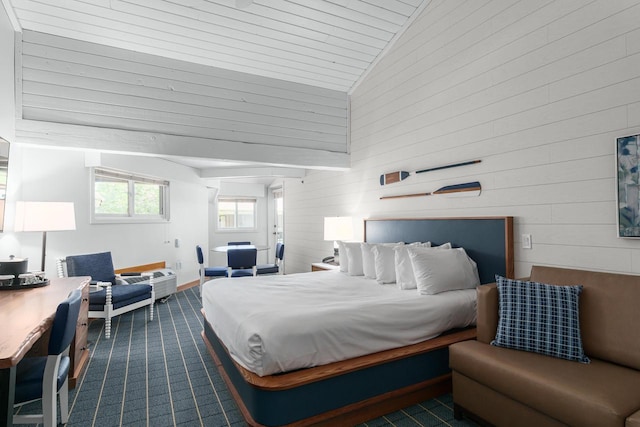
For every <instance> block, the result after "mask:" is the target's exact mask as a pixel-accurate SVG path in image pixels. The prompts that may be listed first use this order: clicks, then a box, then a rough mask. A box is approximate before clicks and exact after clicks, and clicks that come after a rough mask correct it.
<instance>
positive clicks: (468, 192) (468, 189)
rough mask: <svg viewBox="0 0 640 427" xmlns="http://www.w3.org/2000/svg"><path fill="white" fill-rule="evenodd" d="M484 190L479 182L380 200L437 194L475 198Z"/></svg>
mask: <svg viewBox="0 0 640 427" xmlns="http://www.w3.org/2000/svg"><path fill="white" fill-rule="evenodd" d="M481 190H482V186H481V185H480V183H479V182H478V181H473V182H466V183H464V184H454V185H447V186H445V187H440V188H438V189H437V190H435V191H432V192H430V193H413V194H399V195H396V196H383V197H380V200H387V199H401V198H405V197H420V196H433V195H437V194H444V195H447V196H455V197H475V196H479V195H480V191H481Z"/></svg>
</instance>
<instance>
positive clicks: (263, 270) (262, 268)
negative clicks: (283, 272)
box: [257, 242, 284, 274]
mask: <svg viewBox="0 0 640 427" xmlns="http://www.w3.org/2000/svg"><path fill="white" fill-rule="evenodd" d="M282 258H284V244H283V243H280V242H278V243H276V259H275V262H274V263H273V264H259V265H258V267H257V274H278V273H279V272H280V263H281V262H282Z"/></svg>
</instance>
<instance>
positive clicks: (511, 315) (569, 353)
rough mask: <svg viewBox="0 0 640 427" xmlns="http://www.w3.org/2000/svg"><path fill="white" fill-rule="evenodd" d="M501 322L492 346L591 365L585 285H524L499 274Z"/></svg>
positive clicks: (531, 283)
mask: <svg viewBox="0 0 640 427" xmlns="http://www.w3.org/2000/svg"><path fill="white" fill-rule="evenodd" d="M496 282H497V285H498V295H499V305H500V310H499V313H500V319H499V320H498V330H497V333H496V338H495V339H494V340H493V341H491V345H495V346H498V347H507V348H513V349H516V350H524V351H532V352H535V353H541V354H545V355H547V356H553V357H558V358H561V359H567V360H573V361H578V362H582V363H589V358H588V357H587V356H585V354H584V350H583V349H582V338H581V336H580V318H579V312H578V298H579V295H580V292H582V286H556V285H547V284H544V283H537V282H524V281H521V280H512V279H507V278H504V277H501V276H498V275H496Z"/></svg>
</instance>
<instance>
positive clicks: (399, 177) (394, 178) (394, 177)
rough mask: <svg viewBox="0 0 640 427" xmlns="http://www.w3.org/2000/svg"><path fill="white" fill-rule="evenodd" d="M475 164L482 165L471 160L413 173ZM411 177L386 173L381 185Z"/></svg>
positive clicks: (409, 173) (400, 172) (404, 174)
mask: <svg viewBox="0 0 640 427" xmlns="http://www.w3.org/2000/svg"><path fill="white" fill-rule="evenodd" d="M475 163H480V160H470V161H468V162H461V163H454V164H451V165H444V166H436V167H433V168H428V169H422V170H419V171H415V172H413V173H415V174H418V173H425V172H433V171H438V170H441V169H449V168H457V167H458V166H467V165H473V164H475ZM410 175H411V172H406V171H397V172H389V173H385V174H384V175H380V185H387V184H393V183H394V182H400V181H402V180H403V179H406V178H408V177H409V176H410Z"/></svg>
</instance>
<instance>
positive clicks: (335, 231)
mask: <svg viewBox="0 0 640 427" xmlns="http://www.w3.org/2000/svg"><path fill="white" fill-rule="evenodd" d="M350 239H353V218H351V217H350V216H329V217H325V218H324V240H350Z"/></svg>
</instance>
